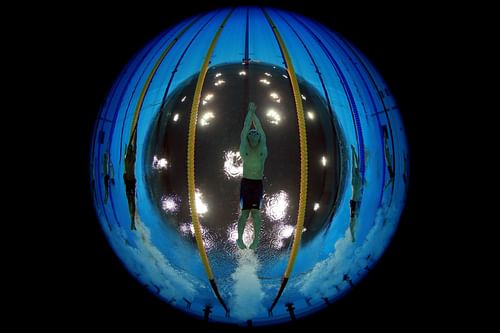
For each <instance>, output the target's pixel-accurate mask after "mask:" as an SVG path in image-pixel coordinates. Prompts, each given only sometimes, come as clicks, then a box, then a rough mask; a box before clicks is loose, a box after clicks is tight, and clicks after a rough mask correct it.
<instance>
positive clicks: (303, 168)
mask: <svg viewBox="0 0 500 333" xmlns="http://www.w3.org/2000/svg"><path fill="white" fill-rule="evenodd" d="M262 11H263V12H264V15H265V16H266V18H267V21H268V22H269V25H270V26H271V28H272V29H273V32H274V35H275V36H276V40H277V41H278V43H279V46H280V49H281V52H282V54H283V58H284V59H285V64H286V68H287V70H288V74H289V75H288V76H289V78H290V81H291V83H292V90H293V98H294V101H295V108H296V111H297V123H298V127H299V142H300V190H299V211H298V213H297V224H296V226H295V234H294V238H293V245H292V250H291V251H290V257H289V259H288V265H287V267H286V270H285V274H284V279H283V280H284V284H286V281H288V278H289V276H290V274H291V272H292V269H293V265H294V263H295V259H297V253H298V251H299V246H300V241H301V239H302V230H303V229H304V217H305V213H306V201H307V163H308V161H307V132H306V122H305V118H304V107H303V105H302V95H301V93H300V88H299V83H298V81H297V76H296V74H295V70H294V68H293V64H292V60H291V58H290V54H289V53H288V49H287V48H286V45H285V42H284V41H283V38H282V37H281V34H280V33H279V31H278V29H277V27H276V26H275V25H274V22H273V20H272V19H271V17H270V16H269V14H268V13H267V12H266V10H265V9H262ZM283 289H284V285H283V284H282V288H280V291H279V292H278V295H277V296H276V299H275V302H274V303H273V305H272V307H274V305H276V302H277V300H278V298H279V297H280V296H281V293H282V292H283ZM272 307H271V310H272Z"/></svg>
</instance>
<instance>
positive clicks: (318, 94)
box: [90, 7, 409, 325]
mask: <svg viewBox="0 0 500 333" xmlns="http://www.w3.org/2000/svg"><path fill="white" fill-rule="evenodd" d="M266 14H268V15H269V17H270V18H271V20H269V19H268V18H267V17H266ZM226 17H228V19H227V22H226V24H224V25H223V26H221V24H222V22H223V20H224V19H225V18H226ZM273 25H274V26H275V29H274V30H273ZM218 32H220V36H219V37H218V39H217V40H216V41H214V37H215V36H216V35H217V33H218ZM278 35H279V36H280V37H282V41H283V43H282V44H281V45H280V44H279V43H278ZM213 41H214V49H213V53H211V54H209V48H210V45H211V43H212V42H213ZM284 48H285V50H286V53H288V54H289V56H290V61H286V59H285V56H284V53H285V52H284ZM207 54H209V61H210V62H209V65H208V67H207V68H206V69H204V68H202V64H203V62H204V60H205V57H207ZM292 69H293V71H292ZM205 70H206V76H205V78H204V81H203V82H202V89H201V95H200V99H199V102H200V107H199V112H198V123H197V126H196V144H195V146H194V149H195V154H194V156H195V160H194V163H195V187H196V198H197V200H196V208H197V211H198V214H199V217H200V223H201V231H202V238H203V244H204V248H205V250H206V253H207V256H208V261H209V264H210V267H211V270H212V271H213V276H214V281H215V282H216V285H217V287H218V291H219V292H220V296H221V299H222V300H223V302H224V303H225V305H226V306H227V307H228V309H229V311H230V312H229V315H227V313H226V310H225V309H224V307H223V305H222V304H221V302H220V301H219V300H218V298H217V297H216V294H215V293H214V291H213V288H212V286H211V285H210V281H209V279H208V277H207V273H206V269H205V267H204V265H203V263H202V260H201V257H200V254H199V249H198V247H197V246H196V242H195V238H194V232H193V231H192V229H193V228H192V223H193V222H192V217H191V210H190V206H189V202H188V188H187V172H186V170H187V163H186V161H187V132H188V131H187V130H188V125H189V118H190V115H191V111H192V105H193V101H194V100H193V99H194V98H195V97H196V94H195V86H196V83H197V82H198V79H199V77H200V72H203V71H205ZM294 74H295V76H296V78H297V80H298V86H299V89H300V96H299V97H300V100H301V103H302V106H303V110H304V122H305V124H306V133H307V157H308V172H307V179H308V191H307V193H306V195H305V198H306V200H307V201H306V211H305V220H304V227H305V228H304V231H303V236H302V240H301V244H300V247H299V249H298V253H297V257H296V261H295V263H294V266H293V269H292V271H291V275H290V276H289V279H288V283H287V284H286V286H285V289H284V291H283V294H282V295H281V297H279V298H278V300H277V303H276V305H275V306H274V307H273V308H272V315H271V314H270V312H269V311H268V310H269V309H270V308H271V305H272V304H273V301H274V300H275V299H276V295H277V293H278V290H279V289H280V286H281V285H282V278H283V274H284V273H285V270H286V268H287V264H288V261H289V257H290V253H291V250H292V244H293V240H294V237H295V236H294V232H295V225H296V223H297V216H298V213H297V211H298V201H299V197H300V193H299V192H300V186H299V180H300V153H301V152H300V148H299V130H298V121H297V112H296V103H295V102H294V94H297V91H296V90H294V89H292V85H291V78H292V77H293V75H294ZM250 101H253V102H255V103H256V104H257V115H258V116H259V118H260V119H261V121H262V126H263V128H264V130H265V132H266V136H267V145H268V150H269V157H268V159H267V160H266V164H265V176H264V179H263V184H264V200H263V207H262V209H261V211H262V216H263V222H262V227H261V242H260V244H259V247H258V248H257V250H256V251H252V250H248V249H246V250H239V249H238V247H237V246H236V244H235V237H236V236H235V235H236V223H237V220H238V216H239V199H240V198H239V184H240V180H241V177H242V176H241V157H240V156H239V155H238V150H239V143H240V141H239V140H240V131H241V129H242V126H243V121H244V118H245V114H246V107H247V104H248V103H249V102H250ZM130 145H132V146H133V147H134V148H135V149H134V150H133V152H134V154H132V153H127V152H128V151H129V149H128V148H129V146H130ZM131 156H133V157H134V158H131ZM356 161H358V162H356ZM90 162H91V163H90V166H91V175H92V177H91V178H92V179H91V186H92V189H93V195H94V203H95V207H96V212H97V214H98V216H99V220H100V222H101V224H102V227H103V231H104V233H105V234H106V236H107V238H108V240H109V242H110V244H111V245H112V247H113V249H114V251H115V252H116V253H117V255H118V256H119V257H120V258H121V260H122V261H123V263H124V265H125V266H126V267H127V269H128V270H129V271H130V272H131V273H132V274H133V275H134V276H136V277H137V279H138V280H139V281H140V283H142V284H144V285H146V286H147V287H148V289H149V290H150V291H151V292H152V293H154V294H156V295H158V297H160V298H161V299H163V300H164V301H165V302H168V303H169V304H170V305H172V306H174V307H176V308H178V309H180V310H183V311H185V312H186V313H188V314H192V315H194V316H195V317H199V318H203V317H204V316H205V315H206V314H208V316H209V320H213V321H221V322H231V323H238V324H242V325H243V324H246V323H247V321H248V320H251V321H252V323H253V324H254V325H267V324H272V323H277V322H283V321H288V320H290V319H291V313H290V305H289V304H292V305H293V308H294V310H293V315H295V316H297V317H300V316H305V315H307V314H310V313H313V312H316V311H318V310H320V309H322V308H323V307H325V306H326V304H327V302H329V303H332V302H334V301H335V300H337V299H339V298H340V297H342V296H343V295H344V294H345V293H346V292H348V291H349V290H350V289H351V288H352V286H354V285H355V284H356V283H357V282H358V281H360V279H362V278H363V276H365V274H367V273H368V272H369V271H370V269H371V268H372V267H373V265H374V264H375V263H376V262H377V260H378V259H379V258H380V257H381V255H382V254H383V252H384V250H385V249H386V247H387V245H388V243H389V241H390V239H391V237H392V235H393V234H394V232H395V230H396V227H397V224H398V221H399V217H400V215H401V211H402V209H403V207H404V204H405V198H406V190H407V186H408V184H407V180H408V179H409V175H408V172H409V170H408V166H409V161H408V148H407V142H406V137H405V133H404V129H403V124H402V120H401V117H400V115H399V111H398V107H397V104H396V101H395V100H394V98H393V97H392V95H391V93H390V90H389V88H388V87H387V86H386V84H385V83H384V81H383V79H382V78H381V77H380V75H379V74H378V72H377V71H376V69H375V68H374V67H373V66H372V65H371V64H370V62H369V61H368V59H366V58H365V57H364V56H363V55H362V54H361V52H360V51H359V50H357V49H356V48H355V47H354V46H353V45H351V44H350V43H349V42H348V41H346V40H345V39H344V38H343V37H342V36H340V35H338V34H336V33H334V32H332V31H330V30H328V29H327V28H325V27H323V26H322V25H320V24H318V23H316V22H314V21H312V20H310V19H308V18H305V17H303V16H300V15H297V14H294V13H289V12H286V11H281V10H276V9H260V8H253V7H248V8H247V7H240V8H236V9H235V10H234V11H231V9H220V10H217V11H213V12H209V13H206V14H201V15H199V16H195V17H192V18H189V19H187V20H185V21H183V22H181V23H179V24H178V25H177V26H175V27H172V28H170V29H169V30H167V31H165V32H164V33H163V34H161V35H160V36H158V37H157V38H156V39H154V40H153V41H151V43H149V44H148V45H146V46H145V47H144V48H143V49H142V50H140V51H139V52H138V53H137V54H136V56H135V57H134V58H133V59H131V61H130V63H129V64H128V65H127V67H126V68H124V69H123V71H122V72H121V74H120V76H119V77H118V78H117V80H116V83H115V85H114V87H113V88H112V89H111V91H110V93H109V95H108V98H107V100H106V102H105V104H104V106H103V108H102V110H101V112H100V114H99V116H98V119H96V125H95V131H94V136H93V142H92V149H91V161H90ZM355 164H358V171H356V165H355ZM131 168H133V171H134V176H135V180H136V183H135V186H132V187H130V184H129V188H128V189H127V186H126V184H125V181H124V173H128V174H129V175H130V173H131ZM356 177H359V179H360V182H359V184H358V185H356V186H353V183H355V181H354V179H355V178H356ZM353 187H355V189H354V190H353ZM127 191H128V193H129V196H127ZM131 191H132V192H131ZM131 198H132V200H133V201H131ZM351 200H354V201H357V202H358V203H357V204H356V203H355V204H351ZM132 206H135V208H136V211H135V214H133V215H132V213H131V210H130V208H131V207H132ZM351 215H352V216H351ZM132 218H133V220H134V221H135V223H133V224H134V226H135V229H132V228H131V222H132ZM252 234H253V229H252V223H251V221H249V223H248V224H247V229H246V231H245V236H244V239H245V242H246V243H247V245H248V244H249V243H250V242H251V239H252ZM353 235H354V236H355V238H354V239H353V237H352V236H353ZM207 309H209V311H210V313H208V312H207Z"/></svg>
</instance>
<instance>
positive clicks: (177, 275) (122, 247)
mask: <svg viewBox="0 0 500 333" xmlns="http://www.w3.org/2000/svg"><path fill="white" fill-rule="evenodd" d="M136 218H137V220H136V228H137V230H136V231H135V233H137V236H138V237H137V240H136V247H132V246H128V245H127V244H128V243H127V242H126V240H127V239H128V237H127V235H126V233H125V231H123V230H121V229H120V228H115V229H114V230H115V232H113V234H112V235H111V237H110V239H111V240H112V245H113V247H114V249H115V251H117V253H119V254H120V257H121V258H122V260H123V261H124V262H125V264H126V266H127V267H128V268H129V269H130V270H131V272H133V273H134V274H136V275H138V276H139V277H140V278H141V280H142V281H143V282H144V283H146V284H147V285H148V286H149V287H150V288H151V289H152V290H154V291H156V292H157V293H158V294H160V295H161V296H162V297H163V298H165V299H166V300H168V301H172V302H174V303H175V302H179V301H180V300H182V299H183V298H185V299H188V300H192V299H193V298H194V296H195V295H196V294H197V291H196V290H197V289H198V288H199V287H200V286H199V283H197V282H196V281H195V280H194V279H193V278H192V277H191V276H190V275H189V274H187V273H186V272H183V271H180V270H177V269H175V268H174V267H173V266H172V265H171V264H170V263H169V261H168V259H167V258H166V257H165V256H164V255H163V253H162V252H161V251H160V250H159V249H158V248H157V247H156V246H155V245H154V244H153V242H152V240H151V231H150V230H149V228H148V227H147V226H146V225H145V224H144V223H143V222H142V221H140V219H139V216H138V215H136Z"/></svg>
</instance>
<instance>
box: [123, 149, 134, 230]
mask: <svg viewBox="0 0 500 333" xmlns="http://www.w3.org/2000/svg"><path fill="white" fill-rule="evenodd" d="M123 180H124V182H125V191H126V193H127V201H128V211H129V215H130V229H132V230H135V212H136V209H135V184H136V179H135V146H134V140H130V143H129V145H128V147H127V152H126V153H125V172H124V173H123Z"/></svg>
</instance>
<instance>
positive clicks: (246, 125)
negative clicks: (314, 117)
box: [241, 102, 255, 144]
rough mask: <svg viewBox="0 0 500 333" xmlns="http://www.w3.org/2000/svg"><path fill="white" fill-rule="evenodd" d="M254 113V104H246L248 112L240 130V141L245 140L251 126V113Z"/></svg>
mask: <svg viewBox="0 0 500 333" xmlns="http://www.w3.org/2000/svg"><path fill="white" fill-rule="evenodd" d="M254 114H255V104H254V103H252V102H250V103H249V104H248V112H247V116H246V117H245V123H244V124H243V130H242V131H241V143H242V144H243V142H247V135H248V132H249V131H250V127H251V126H252V120H253V115H254Z"/></svg>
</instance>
